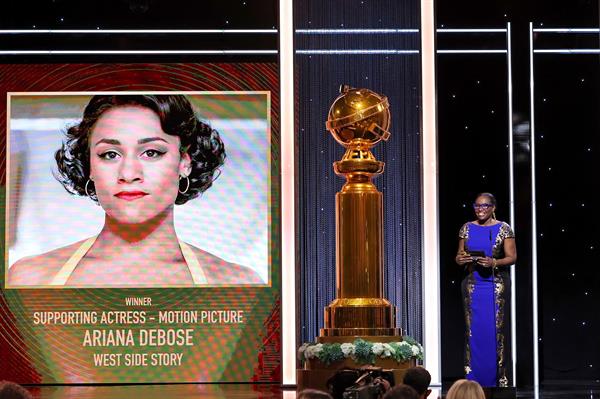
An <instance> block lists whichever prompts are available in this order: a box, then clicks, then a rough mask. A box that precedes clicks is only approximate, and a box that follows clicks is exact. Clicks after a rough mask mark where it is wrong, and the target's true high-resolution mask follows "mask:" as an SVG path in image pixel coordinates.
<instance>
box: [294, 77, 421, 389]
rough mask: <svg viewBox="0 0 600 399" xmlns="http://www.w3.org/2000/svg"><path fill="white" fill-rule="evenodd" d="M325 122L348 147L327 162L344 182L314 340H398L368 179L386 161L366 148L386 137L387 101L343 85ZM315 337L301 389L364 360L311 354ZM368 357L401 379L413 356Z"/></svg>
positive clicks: (378, 196) (378, 203)
mask: <svg viewBox="0 0 600 399" xmlns="http://www.w3.org/2000/svg"><path fill="white" fill-rule="evenodd" d="M326 126H327V129H328V130H329V132H330V133H331V134H332V135H333V137H334V138H335V139H336V140H337V142H338V143H340V144H341V145H343V146H344V147H345V148H346V152H345V154H344V156H343V157H342V159H341V160H340V161H337V162H334V164H333V169H334V171H335V173H336V174H337V175H339V176H342V177H345V178H346V183H345V184H344V186H343V187H342V189H341V191H340V192H338V193H337V194H336V200H335V202H336V277H337V280H336V291H337V293H336V294H337V295H336V299H335V300H334V301H333V302H331V304H330V305H329V306H327V307H326V308H325V327H324V328H322V329H321V331H320V334H319V337H317V343H318V344H323V345H325V344H332V343H339V344H344V343H346V344H348V343H352V342H356V340H357V339H362V340H364V341H366V342H376V343H394V344H398V343H400V342H401V341H402V332H401V330H400V329H399V328H396V307H395V306H394V305H393V304H391V303H390V302H389V301H388V300H387V299H385V298H384V295H383V287H384V284H383V281H384V280H383V278H384V276H383V262H384V257H383V254H384V251H383V195H382V193H381V192H379V191H378V190H377V188H376V187H375V185H374V184H373V182H372V179H373V178H374V177H376V176H378V175H380V174H382V173H383V169H384V163H383V162H381V161H378V160H376V159H375V157H374V156H373V154H372V153H371V148H372V147H373V146H374V145H375V144H377V143H378V142H379V141H381V140H384V141H385V140H387V139H388V138H389V137H390V133H389V131H388V129H389V127H390V111H389V103H388V100H387V98H386V97H385V96H382V95H379V94H377V93H375V92H373V91H371V90H368V89H355V88H351V87H349V86H346V85H344V86H342V87H341V89H340V95H339V96H338V97H337V98H336V99H335V101H334V102H333V104H332V106H331V109H330V110H329V115H328V118H327V124H326ZM318 344H316V345H315V346H313V347H309V349H307V351H308V350H310V351H311V352H310V354H311V355H306V354H303V356H304V359H303V360H304V365H303V366H304V367H303V368H302V369H299V370H298V388H299V389H302V388H317V389H326V388H327V387H326V381H327V379H329V378H330V377H331V376H332V375H333V374H334V373H335V371H336V370H338V369H339V368H341V367H360V366H361V365H362V364H361V362H357V361H356V356H354V357H352V356H348V357H344V358H343V359H340V360H338V361H334V362H323V361H322V360H320V359H319V357H318V356H312V354H314V353H315V352H318V351H321V350H322V349H323V347H324V346H323V345H321V346H318ZM306 345H307V344H305V346H306ZM380 347H381V345H380ZM394 347H395V348H398V345H396V346H394ZM389 348H390V347H389V346H387V349H389ZM419 348H420V347H419ZM301 350H302V349H301ZM389 350H390V351H392V350H393V348H392V349H389ZM303 353H304V352H303ZM321 357H323V356H321ZM369 363H371V364H373V365H375V366H379V367H383V368H385V369H389V370H391V371H392V372H393V373H394V376H395V380H396V382H400V381H401V379H402V376H403V374H404V371H405V370H406V369H407V368H408V367H410V366H412V365H414V364H415V360H414V358H412V357H411V358H410V359H408V360H407V361H402V362H399V361H398V359H397V358H393V356H388V357H387V358H385V357H381V356H373V357H372V359H371V361H370V362H369Z"/></svg>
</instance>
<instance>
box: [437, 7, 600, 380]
mask: <svg viewBox="0 0 600 399" xmlns="http://www.w3.org/2000/svg"><path fill="white" fill-rule="evenodd" d="M436 21H437V28H438V29H452V28H480V29H481V28H505V27H506V23H507V22H511V28H512V54H511V56H512V73H513V79H512V83H513V97H512V98H513V103H514V108H513V114H512V123H513V140H514V152H513V155H514V164H513V166H514V169H515V182H514V190H515V191H514V194H515V203H514V206H515V226H514V227H515V232H516V237H517V238H516V240H517V249H518V260H517V265H516V268H515V272H516V297H517V309H516V310H517V314H516V315H515V317H516V321H517V336H516V338H517V384H518V385H519V386H527V385H531V384H532V382H533V359H534V351H533V350H534V347H533V338H532V337H533V320H534V313H533V311H532V301H533V297H532V294H533V292H532V286H533V282H534V278H533V277H534V276H532V266H533V264H534V261H537V268H538V272H537V274H536V276H535V277H536V278H537V281H538V295H537V299H538V301H539V306H538V309H539V317H538V318H537V320H538V322H539V341H538V343H537V345H538V348H539V351H540V358H539V360H540V382H541V383H542V384H545V385H555V384H561V383H565V382H567V383H569V384H573V383H580V384H586V385H592V384H597V383H598V382H599V381H600V371H599V370H600V367H599V364H600V347H599V346H598V339H597V337H598V336H599V335H600V320H599V318H598V312H597V311H596V309H598V307H599V306H600V292H598V286H599V285H600V284H599V282H600V271H599V269H598V268H597V267H595V266H594V265H595V264H596V259H597V257H598V251H599V250H600V234H599V230H598V225H597V221H598V211H597V208H598V206H599V205H600V203H599V200H598V196H597V194H596V192H597V190H596V188H595V182H594V181H593V176H594V174H595V173H596V171H597V170H598V169H599V168H600V164H599V157H598V151H600V148H599V145H600V143H599V140H598V130H599V127H600V119H599V116H598V110H599V109H600V103H599V101H600V99H599V93H600V81H599V79H600V59H599V56H598V49H599V48H600V43H599V42H600V32H598V27H599V26H600V19H599V9H598V2H597V1H589V0H576V1H573V2H559V3H556V2H550V3H548V2H541V1H534V2H519V1H508V2H492V3H489V4H487V3H486V6H485V7H482V6H481V3H480V2H476V1H466V2H460V3H456V2H454V3H453V2H439V1H438V2H436ZM529 22H533V27H534V28H535V29H539V28H595V29H596V30H595V31H593V32H590V33H574V32H567V33H544V32H536V33H535V34H534V36H533V39H534V40H533V42H534V47H535V48H536V49H591V50H592V51H595V52H596V53H595V54H574V53H570V54H567V53H565V54H541V53H537V54H535V55H534V56H533V59H534V66H535V68H534V81H535V82H534V83H535V85H534V88H535V92H534V97H533V102H534V107H533V113H534V116H535V138H534V140H535V141H534V142H532V141H531V138H530V133H531V131H530V123H531V120H532V109H531V106H530V100H531V96H530V76H529V74H530V71H529V66H530V63H529ZM437 43H438V48H439V49H444V50H448V49H457V48H462V49H499V48H506V47H505V45H506V43H505V41H504V39H503V38H502V34H501V35H499V36H497V35H496V36H495V35H493V34H458V33H443V32H438V35H437ZM437 62H438V64H437V72H438V112H439V120H438V125H439V130H438V133H439V142H440V146H439V161H440V163H439V168H440V206H441V210H440V234H441V237H440V242H441V260H440V263H441V267H442V271H441V278H442V281H441V288H442V293H441V294H442V332H443V334H442V374H443V376H444V378H445V379H446V380H453V379H456V378H459V377H461V376H462V346H463V341H464V338H463V328H464V322H463V320H462V319H463V316H462V309H461V307H462V305H461V302H460V292H459V291H460V286H459V279H460V278H462V275H461V273H460V271H459V270H457V266H455V264H454V261H453V258H454V256H455V254H456V242H457V230H458V228H459V227H460V225H461V224H462V223H463V222H464V221H465V220H467V219H470V218H472V211H471V210H470V209H469V205H470V203H471V202H472V201H473V196H474V195H475V193H476V192H478V191H492V192H494V193H495V194H497V196H498V200H499V205H500V206H499V211H498V212H497V213H498V217H499V218H500V219H503V220H507V219H508V206H509V202H508V201H509V198H508V193H509V191H508V190H509V181H508V166H509V164H508V153H507V152H506V145H507V144H508V136H507V132H508V130H507V129H508V125H507V123H508V122H507V120H508V118H509V116H510V115H509V114H508V109H507V101H508V97H507V96H508V93H507V89H506V87H507V86H506V83H507V81H506V79H507V69H506V67H507V65H506V55H502V54H476V55H473V54H472V55H464V54H438V57H437ZM492 110H494V111H495V112H494V114H492ZM532 145H535V161H536V163H535V165H536V166H535V170H534V172H535V181H533V180H532V177H531V175H532V169H531V159H532V151H531V148H532ZM532 187H535V190H536V192H537V196H536V198H535V199H536V203H535V208H534V209H535V212H536V214H537V237H536V238H535V243H536V244H537V256H536V257H535V259H534V257H533V255H532V248H533V245H532V244H533V242H532V229H533V226H532V218H531V216H532V213H531V208H532V201H533V199H534V197H533V190H532Z"/></svg>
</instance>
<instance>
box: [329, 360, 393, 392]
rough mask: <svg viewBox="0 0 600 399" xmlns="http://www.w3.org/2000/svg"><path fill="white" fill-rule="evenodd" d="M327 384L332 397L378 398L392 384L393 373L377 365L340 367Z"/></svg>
mask: <svg viewBox="0 0 600 399" xmlns="http://www.w3.org/2000/svg"><path fill="white" fill-rule="evenodd" d="M327 386H328V387H329V391H330V392H331V395H332V396H333V398H334V399H379V398H381V397H382V396H383V394H384V393H385V392H386V391H387V390H388V389H389V388H391V387H393V386H394V374H393V373H392V372H391V371H389V370H383V369H381V368H379V367H365V368H361V369H342V370H339V371H338V372H337V373H335V374H334V375H333V376H332V377H331V378H330V379H329V380H328V381H327Z"/></svg>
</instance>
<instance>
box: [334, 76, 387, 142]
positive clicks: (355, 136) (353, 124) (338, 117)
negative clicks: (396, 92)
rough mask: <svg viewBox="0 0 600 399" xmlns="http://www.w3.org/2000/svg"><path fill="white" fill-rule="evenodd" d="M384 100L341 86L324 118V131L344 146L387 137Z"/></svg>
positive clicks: (380, 96) (361, 90) (377, 96)
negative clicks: (325, 121)
mask: <svg viewBox="0 0 600 399" xmlns="http://www.w3.org/2000/svg"><path fill="white" fill-rule="evenodd" d="M389 108H390V105H389V103H388V100H387V97H385V96H383V95H380V94H377V93H375V92H374V91H371V90H369V89H355V88H352V87H350V86H347V85H342V86H341V88H340V95H339V96H338V97H337V98H336V99H335V101H334V102H333V104H332V105H331V108H330V109H329V115H328V116H327V123H326V126H327V130H329V132H330V133H331V134H332V135H333V137H334V138H335V139H336V140H337V142H338V143H340V144H342V145H343V146H345V147H348V146H350V145H352V144H356V143H358V142H362V143H367V144H368V145H374V144H376V143H378V142H379V141H380V140H387V139H388V138H389V137H390V132H389V131H388V129H389V127H390V119H391V118H390V109H389Z"/></svg>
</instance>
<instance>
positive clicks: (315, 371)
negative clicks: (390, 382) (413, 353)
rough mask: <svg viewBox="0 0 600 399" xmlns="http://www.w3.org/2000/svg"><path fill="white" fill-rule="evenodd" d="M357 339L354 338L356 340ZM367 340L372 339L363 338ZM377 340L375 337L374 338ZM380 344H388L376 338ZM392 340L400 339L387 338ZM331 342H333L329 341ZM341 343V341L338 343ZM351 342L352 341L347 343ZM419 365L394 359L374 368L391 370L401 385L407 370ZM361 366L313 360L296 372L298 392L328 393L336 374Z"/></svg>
mask: <svg viewBox="0 0 600 399" xmlns="http://www.w3.org/2000/svg"><path fill="white" fill-rule="evenodd" d="M355 338H357V337H352V340H354V339H355ZM363 338H365V339H367V338H371V337H363ZM372 338H375V337H372ZM376 338H377V340H379V341H380V342H386V340H384V339H383V338H384V337H376ZM386 338H390V339H389V341H387V342H390V341H394V340H397V339H398V337H386ZM328 342H331V341H328ZM336 342H339V341H336ZM345 342H350V341H345ZM416 365H417V364H416V362H415V360H409V361H406V362H402V363H398V362H396V361H395V360H394V359H376V360H375V363H374V364H372V366H375V367H381V368H382V369H384V370H390V371H391V372H392V373H393V374H394V381H395V382H396V384H398V383H400V382H401V381H402V380H403V379H404V374H405V373H406V370H407V369H409V368H411V367H415V366H416ZM361 366H364V364H363V365H361V364H357V363H356V362H354V360H352V359H345V360H343V361H341V362H335V363H331V364H329V365H327V364H325V363H323V362H320V361H318V360H314V359H311V360H309V361H307V362H305V364H304V368H303V369H299V370H296V380H297V390H298V391H301V390H303V389H306V388H311V389H319V390H321V391H325V392H328V390H329V389H328V387H327V380H329V379H330V378H331V377H333V376H334V375H335V373H336V372H337V371H338V370H340V369H343V368H353V369H357V368H360V367H361Z"/></svg>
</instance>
